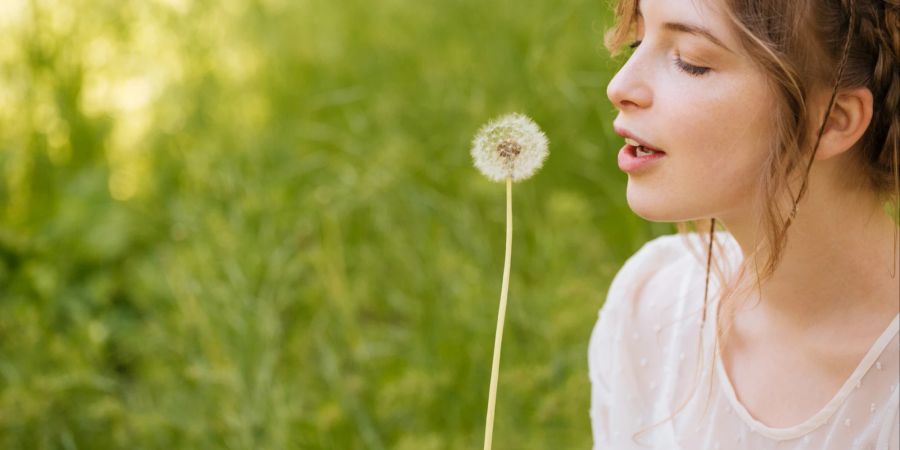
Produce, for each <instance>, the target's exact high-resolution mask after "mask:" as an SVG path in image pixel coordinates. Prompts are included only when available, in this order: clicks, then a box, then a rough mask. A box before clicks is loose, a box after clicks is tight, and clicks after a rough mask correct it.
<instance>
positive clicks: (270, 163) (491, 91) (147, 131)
mask: <svg viewBox="0 0 900 450" xmlns="http://www.w3.org/2000/svg"><path fill="white" fill-rule="evenodd" d="M610 21H611V7H610V6H609V4H608V2H607V1H605V0H601V1H597V0H591V1H588V0H571V1H566V2H560V1H555V0H534V1H530V2H524V3H523V2H521V1H517V0H491V1H481V0H446V1H435V0H431V1H428V0H425V1H417V0H381V1H375V2H373V1H363V0H196V1H193V0H0V36H2V38H0V170H2V175H3V179H2V180H3V183H2V185H0V448H3V449H119V448H128V449H335V450H345V449H375V450H378V449H401V450H429V449H472V448H480V446H481V442H482V439H483V432H484V418H485V409H486V406H487V393H488V381H489V378H490V361H491V354H492V348H493V339H494V327H495V325H496V317H497V306H498V298H499V292H500V281H501V275H502V266H503V250H504V247H503V246H504V240H503V239H504V231H505V229H504V227H505V225H504V223H505V195H506V194H505V189H504V185H503V184H502V183H491V182H490V181H488V180H487V179H486V178H484V177H483V176H482V175H481V174H480V173H478V171H477V170H476V169H474V167H473V166H472V162H471V157H470V155H469V144H470V142H471V139H472V137H473V135H474V133H475V132H476V131H477V129H478V127H479V126H480V125H482V124H483V123H485V122H486V121H488V120H489V119H491V118H493V117H496V116H497V115H500V114H503V113H507V112H512V111H518V112H522V113H525V114H528V115H529V116H531V117H532V118H533V119H534V120H535V121H536V122H537V123H538V124H539V125H540V126H541V127H542V129H543V130H544V131H545V132H546V133H547V135H548V137H549V139H550V156H549V158H548V160H547V162H546V164H545V166H544V168H543V169H542V170H541V171H540V172H539V173H538V174H537V175H536V176H535V177H534V178H531V179H529V180H527V181H525V182H522V183H519V184H517V185H516V187H515V189H514V212H515V236H514V243H513V254H512V275H511V284H510V286H511V287H510V297H509V309H508V312H507V319H506V330H505V334H504V347H503V354H502V355H503V358H502V361H501V377H500V384H499V391H498V403H497V417H496V425H495V430H494V448H495V449H498V450H500V449H551V448H553V449H576V448H589V447H590V445H591V436H590V421H589V416H588V404H589V392H590V385H589V382H588V378H587V359H586V358H587V354H586V352H587V343H588V337H589V335H590V332H591V328H592V326H593V324H594V321H595V319H596V317H597V310H598V309H599V307H600V306H601V305H602V302H603V300H604V296H605V294H606V290H607V288H608V285H609V282H610V280H611V278H612V276H613V275H614V274H615V272H616V271H617V270H618V267H619V266H620V265H621V263H622V262H623V261H624V260H625V258H627V256H628V255H629V254H631V253H632V252H633V251H634V250H636V249H637V248H638V247H639V246H640V245H641V243H642V242H644V241H645V240H646V239H648V238H650V237H652V236H654V235H658V234H662V233H668V232H672V231H673V230H674V229H673V228H671V227H670V226H669V225H665V224H650V223H647V222H645V221H643V220H641V219H640V218H639V217H637V216H635V215H634V214H633V213H632V212H631V211H630V210H629V209H628V206H627V204H626V202H625V182H626V176H625V174H623V173H622V172H621V171H619V169H618V168H617V166H616V156H615V155H616V152H617V151H618V148H619V147H620V146H621V144H622V142H621V139H620V138H618V137H617V136H616V135H615V134H614V133H613V132H612V120H613V118H614V117H615V114H614V112H615V111H614V109H613V108H612V106H611V105H610V103H609V101H608V99H607V98H606V92H605V91H606V84H607V82H608V81H609V79H610V78H611V76H612V74H613V73H614V72H615V69H616V67H618V65H619V64H621V61H620V60H618V62H617V60H611V59H610V58H609V56H608V55H607V53H606V51H605V50H604V49H603V46H602V32H603V30H604V29H605V28H606V27H608V26H609V25H610V23H611V22H610Z"/></svg>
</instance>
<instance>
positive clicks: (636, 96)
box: [606, 53, 653, 111]
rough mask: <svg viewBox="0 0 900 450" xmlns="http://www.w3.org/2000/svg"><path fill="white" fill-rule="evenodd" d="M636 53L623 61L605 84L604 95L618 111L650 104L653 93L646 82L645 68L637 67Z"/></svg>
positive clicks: (644, 106)
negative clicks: (622, 64) (623, 63)
mask: <svg viewBox="0 0 900 450" xmlns="http://www.w3.org/2000/svg"><path fill="white" fill-rule="evenodd" d="M635 56H637V53H635V54H633V55H632V57H631V58H630V59H629V60H628V61H626V62H625V65H624V66H622V68H621V69H619V71H618V72H616V74H615V76H613V78H612V80H610V81H609V84H608V85H607V86H606V96H607V97H609V101H611V102H612V104H613V106H615V107H616V109H618V110H620V111H625V110H629V109H636V108H647V107H649V106H650V105H651V104H652V101H653V95H652V92H651V90H650V86H649V84H648V83H647V77H646V72H647V71H646V70H641V69H640V68H639V67H638V60H636V59H635Z"/></svg>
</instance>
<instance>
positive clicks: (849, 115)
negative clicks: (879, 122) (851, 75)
mask: <svg viewBox="0 0 900 450" xmlns="http://www.w3.org/2000/svg"><path fill="white" fill-rule="evenodd" d="M829 94H830V93H829ZM827 105H828V103H827V98H826V100H825V102H823V106H822V107H821V109H820V111H823V112H824V110H825V107H826V106H827ZM818 117H820V118H821V117H822V113H820V114H819V116H818ZM818 120H821V119H818ZM871 121H872V92H871V91H869V89H868V88H865V87H860V88H853V89H846V90H841V91H838V93H837V95H836V96H835V99H834V105H833V106H832V108H831V115H829V116H828V122H827V123H826V124H825V130H824V131H823V132H822V140H821V141H820V142H819V149H818V150H817V151H816V159H817V160H825V159H829V158H832V157H834V156H837V155H840V154H843V153H844V152H846V151H847V150H850V149H851V148H852V147H853V145H854V144H856V143H857V142H858V141H859V140H860V139H861V138H862V136H863V133H865V132H866V129H868V128H869V123H870V122H871ZM821 125H822V122H818V123H816V125H815V129H814V130H813V131H812V133H813V138H812V139H813V140H812V141H811V142H813V143H814V142H815V136H816V133H818V132H819V127H820V126H821Z"/></svg>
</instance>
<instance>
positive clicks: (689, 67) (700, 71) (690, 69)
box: [628, 40, 710, 77]
mask: <svg viewBox="0 0 900 450" xmlns="http://www.w3.org/2000/svg"><path fill="white" fill-rule="evenodd" d="M640 44H641V41H640V40H637V41H634V42H632V43H631V44H629V45H628V48H630V49H635V48H637V46H638V45H640ZM673 61H674V62H675V65H676V66H677V67H678V69H680V70H681V71H682V72H685V73H687V74H688V75H691V76H694V77H700V76H703V75H706V74H707V73H708V72H709V71H710V68H709V67H700V66H695V65H693V64H688V63H686V62H684V61H682V60H681V58H679V57H677V56H676V57H675V58H674V59H673Z"/></svg>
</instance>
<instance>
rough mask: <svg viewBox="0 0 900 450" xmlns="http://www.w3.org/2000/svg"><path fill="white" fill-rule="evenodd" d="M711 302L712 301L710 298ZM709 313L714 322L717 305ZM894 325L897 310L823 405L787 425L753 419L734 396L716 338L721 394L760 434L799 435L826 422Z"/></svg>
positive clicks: (780, 437) (880, 350)
mask: <svg viewBox="0 0 900 450" xmlns="http://www.w3.org/2000/svg"><path fill="white" fill-rule="evenodd" d="M710 303H714V302H710ZM711 315H712V319H713V321H712V323H713V324H718V308H716V307H713V308H712V311H711ZM898 328H900V313H898V314H897V315H896V316H895V317H894V320H892V321H891V323H890V324H888V326H887V328H885V330H884V331H883V332H882V333H881V335H880V336H879V337H878V339H876V340H875V342H874V343H873V344H872V346H871V347H870V348H869V350H868V351H867V352H866V354H865V356H863V358H862V360H861V361H860V363H859V364H858V365H857V366H856V369H854V371H853V373H851V374H850V377H849V378H847V380H846V381H845V382H844V384H843V385H842V386H841V388H840V389H838V391H837V393H836V394H835V395H834V396H833V397H832V398H831V400H829V401H828V403H826V404H825V407H824V408H822V409H821V410H819V411H818V412H816V413H815V414H813V415H812V416H811V417H809V418H807V419H806V420H804V421H803V422H801V423H800V424H797V425H792V426H790V427H770V426H768V425H766V424H764V423H762V422H760V421H758V420H756V419H755V418H754V417H753V416H752V415H751V414H750V412H749V411H747V408H745V407H744V405H743V404H742V403H741V402H740V401H739V400H738V398H737V394H735V391H734V386H732V384H731V380H730V379H729V378H728V374H727V372H726V371H725V367H724V365H723V364H722V358H721V352H720V351H719V342H718V340H717V341H716V345H715V348H714V349H713V352H714V353H715V354H714V358H715V365H716V373H717V374H718V378H719V382H720V383H719V384H720V386H721V388H722V390H723V391H724V392H725V396H726V397H727V398H728V401H729V403H730V404H731V407H732V408H733V409H734V410H735V412H736V413H737V415H739V416H740V417H741V419H743V420H744V422H745V423H746V424H747V425H748V426H749V427H750V428H751V429H753V430H755V431H756V432H758V433H759V434H762V435H764V436H767V437H770V438H773V439H778V440H786V439H794V438H798V437H801V436H803V435H804V434H806V433H809V432H810V431H812V430H814V429H816V428H818V427H819V426H821V425H822V424H823V423H825V422H827V421H828V419H829V418H830V417H831V416H832V415H833V414H834V412H835V411H837V409H838V408H839V407H840V406H841V404H843V402H844V400H845V399H846V398H847V396H849V395H850V393H851V392H852V390H853V387H854V386H855V385H856V384H857V383H858V382H859V381H860V380H861V379H862V377H863V376H864V375H865V374H866V373H867V372H868V371H869V369H870V368H871V367H872V365H873V364H874V363H875V360H876V359H877V358H878V357H879V356H881V353H883V352H884V349H885V347H887V344H888V343H889V342H890V341H891V339H893V337H894V335H895V334H897V331H898Z"/></svg>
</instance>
